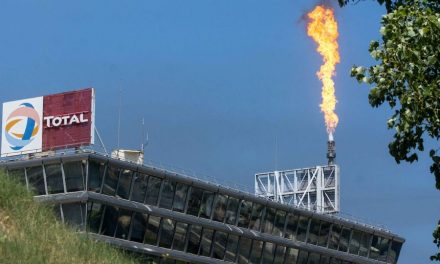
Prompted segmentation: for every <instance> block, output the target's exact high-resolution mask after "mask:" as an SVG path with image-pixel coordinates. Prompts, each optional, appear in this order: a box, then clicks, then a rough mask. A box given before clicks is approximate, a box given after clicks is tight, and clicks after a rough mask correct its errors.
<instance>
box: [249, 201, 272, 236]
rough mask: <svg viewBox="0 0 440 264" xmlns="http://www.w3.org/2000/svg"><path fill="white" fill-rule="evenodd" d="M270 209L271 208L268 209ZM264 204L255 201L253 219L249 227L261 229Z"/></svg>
mask: <svg viewBox="0 0 440 264" xmlns="http://www.w3.org/2000/svg"><path fill="white" fill-rule="evenodd" d="M268 210H269V209H268ZM263 213H264V205H262V204H258V203H255V204H254V207H253V208H252V214H251V221H250V225H249V228H250V229H253V230H256V231H260V225H261V222H262V221H263Z"/></svg>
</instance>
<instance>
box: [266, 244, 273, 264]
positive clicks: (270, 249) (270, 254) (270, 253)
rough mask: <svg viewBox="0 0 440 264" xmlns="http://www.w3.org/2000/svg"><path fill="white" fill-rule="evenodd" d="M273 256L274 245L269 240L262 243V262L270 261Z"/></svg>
mask: <svg viewBox="0 0 440 264" xmlns="http://www.w3.org/2000/svg"><path fill="white" fill-rule="evenodd" d="M274 257H275V245H274V244H273V243H270V242H266V243H264V251H263V263H272V262H273V259H274Z"/></svg>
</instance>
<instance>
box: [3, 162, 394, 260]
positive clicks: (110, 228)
mask: <svg viewBox="0 0 440 264" xmlns="http://www.w3.org/2000/svg"><path fill="white" fill-rule="evenodd" d="M8 175H9V176H11V177H15V178H17V179H18V180H19V181H21V182H22V183H24V184H26V185H28V186H29V187H28V188H29V189H31V190H33V191H34V192H35V193H36V195H50V194H58V193H67V192H76V191H86V190H88V191H91V192H96V193H100V194H104V195H107V196H114V197H118V198H121V199H124V200H127V201H132V202H136V203H142V204H146V205H151V206H157V207H159V208H162V209H166V210H168V211H170V212H173V211H174V213H178V214H186V215H188V216H190V217H195V218H204V219H208V220H210V221H213V222H216V223H220V224H227V225H232V226H236V227H235V228H237V227H239V228H244V229H249V230H251V231H252V232H257V233H261V234H266V235H269V236H273V237H276V238H278V239H288V240H293V241H299V242H303V243H306V244H310V245H313V246H319V247H323V248H327V249H329V250H335V251H339V252H341V253H348V254H352V255H357V256H361V257H367V258H370V259H373V260H379V261H384V262H388V263H395V262H396V261H397V258H398V256H399V253H400V250H401V247H402V242H400V241H395V240H393V239H392V236H390V237H382V236H378V235H372V233H373V231H371V233H369V232H366V231H363V230H364V229H357V228H356V225H353V224H350V225H347V226H345V224H344V223H343V222H341V221H336V220H331V219H330V220H326V219H327V218H323V217H315V216H314V215H312V214H310V213H307V214H304V213H302V212H301V211H299V210H296V209H294V208H291V209H279V208H274V207H272V206H268V205H267V202H266V200H264V199H258V198H256V199H252V200H248V199H246V198H243V197H241V196H239V195H231V194H230V193H223V192H222V191H221V190H220V191H214V190H215V189H216V188H213V190H205V189H203V188H201V187H200V186H199V185H197V184H194V183H187V181H183V180H182V181H179V180H175V179H174V178H164V177H165V176H163V175H162V174H159V175H149V174H146V173H145V172H143V171H137V170H130V169H127V168H122V167H121V166H120V165H115V164H112V163H111V162H109V161H98V160H93V159H83V160H78V161H68V162H63V163H55V164H54V163H51V164H44V162H43V164H42V165H38V166H29V167H25V168H21V169H16V168H14V169H11V170H8ZM217 190H218V188H217ZM258 201H261V202H258ZM56 210H58V211H59V215H60V217H61V219H63V220H64V221H65V222H68V223H69V224H71V225H72V226H75V227H76V228H78V229H79V230H87V231H88V232H91V233H96V234H100V235H104V236H109V237H114V238H119V239H124V240H129V241H133V242H138V243H144V244H149V245H153V246H158V247H162V248H166V249H173V250H178V251H183V252H186V253H190V254H194V255H199V256H205V257H212V258H215V259H219V260H225V261H229V262H236V263H249V262H250V263H333V262H335V261H336V260H333V259H331V258H328V257H325V256H321V255H319V254H315V253H314V252H308V251H305V250H301V249H300V248H290V247H286V246H285V245H281V244H280V245H279V244H275V243H272V242H269V241H266V240H265V239H251V238H249V237H247V236H241V235H237V234H234V233H233V232H231V233H228V232H225V231H224V230H223V231H218V230H215V228H214V227H213V228H207V227H206V226H201V225H194V224H191V223H189V222H188V223H186V222H181V221H176V220H174V219H170V218H164V217H159V216H156V215H153V214H145V213H140V212H137V211H131V210H127V209H126V208H125V209H123V208H118V207H116V206H111V205H107V204H102V203H99V202H89V203H87V204H84V203H83V204H79V203H77V204H75V203H71V204H68V203H66V204H61V205H60V207H59V208H57V209H56ZM335 263H342V262H338V261H336V262H335Z"/></svg>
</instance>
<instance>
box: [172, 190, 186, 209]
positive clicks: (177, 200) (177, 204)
mask: <svg viewBox="0 0 440 264" xmlns="http://www.w3.org/2000/svg"><path fill="white" fill-rule="evenodd" d="M187 194H188V185H186V184H183V183H177V185H176V193H175V195H174V201H173V210H175V211H178V212H183V211H184V210H185V204H186V195H187Z"/></svg>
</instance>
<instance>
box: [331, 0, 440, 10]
mask: <svg viewBox="0 0 440 264" xmlns="http://www.w3.org/2000/svg"><path fill="white" fill-rule="evenodd" d="M360 1H361V0H338V3H339V5H340V6H345V5H347V4H348V3H350V2H352V3H359V2H360ZM364 1H365V0H364ZM373 1H377V2H378V3H379V4H380V5H385V7H386V9H387V12H393V11H394V10H396V9H397V8H398V7H399V6H405V5H410V4H413V3H414V2H417V0H373ZM423 2H424V5H425V6H428V7H430V8H434V9H435V8H436V9H439V8H440V2H439V1H438V0H425V1H423Z"/></svg>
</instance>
